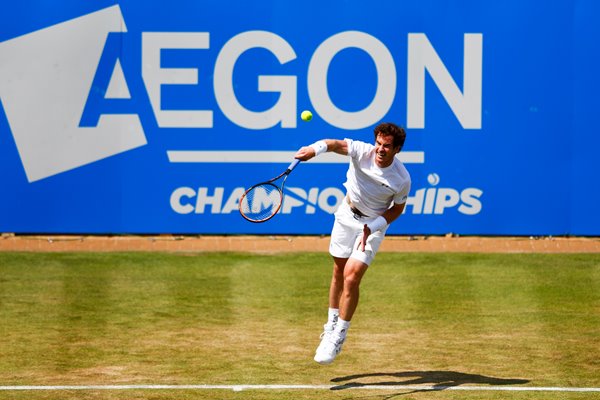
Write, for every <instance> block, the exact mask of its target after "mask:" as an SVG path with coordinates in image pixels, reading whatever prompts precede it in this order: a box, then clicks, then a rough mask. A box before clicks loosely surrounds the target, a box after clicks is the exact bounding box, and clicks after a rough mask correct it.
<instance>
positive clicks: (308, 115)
mask: <svg viewBox="0 0 600 400" xmlns="http://www.w3.org/2000/svg"><path fill="white" fill-rule="evenodd" d="M300 118H302V121H306V122H308V121H310V120H311V119H312V113H311V112H310V111H308V110H304V111H302V114H300Z"/></svg>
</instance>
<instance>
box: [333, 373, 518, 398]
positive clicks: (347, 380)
mask: <svg viewBox="0 0 600 400" xmlns="http://www.w3.org/2000/svg"><path fill="white" fill-rule="evenodd" d="M373 378H384V379H385V380H377V381H373ZM359 379H369V382H368V383H364V382H358V380H359ZM331 382H334V383H340V385H338V386H334V387H332V388H331V390H344V389H352V388H360V387H369V386H395V387H397V386H406V387H407V389H410V390H411V391H410V392H408V393H401V394H409V393H415V392H422V391H423V392H429V391H441V390H446V389H449V388H452V387H455V386H460V385H490V386H500V385H522V384H525V383H528V382H529V381H528V380H527V379H505V378H494V377H492V376H485V375H477V374H465V373H462V372H455V371H406V372H391V373H388V372H376V373H371V374H357V375H348V376H341V377H338V378H333V379H332V380H331ZM417 385H423V389H419V388H415V386H417ZM397 395H400V394H397ZM392 397H393V396H392Z"/></svg>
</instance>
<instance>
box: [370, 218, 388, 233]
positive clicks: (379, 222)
mask: <svg viewBox="0 0 600 400" xmlns="http://www.w3.org/2000/svg"><path fill="white" fill-rule="evenodd" d="M387 224H388V223H387V221H386V219H385V218H383V217H382V216H381V215H380V216H379V217H377V218H375V219H374V220H373V221H371V222H370V223H368V224H367V226H368V227H369V229H370V230H371V233H375V232H377V231H380V230H382V229H383V228H385V227H386V226H387Z"/></svg>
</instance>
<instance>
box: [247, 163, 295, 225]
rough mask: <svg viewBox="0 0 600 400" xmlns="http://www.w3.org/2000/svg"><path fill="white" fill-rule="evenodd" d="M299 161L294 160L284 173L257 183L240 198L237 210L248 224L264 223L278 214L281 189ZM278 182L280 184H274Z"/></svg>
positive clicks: (281, 195) (281, 202)
mask: <svg viewBox="0 0 600 400" xmlns="http://www.w3.org/2000/svg"><path fill="white" fill-rule="evenodd" d="M299 163H300V160H298V159H296V160H294V161H293V162H292V163H291V164H290V165H289V167H287V169H286V170H285V171H283V172H282V173H281V174H280V175H278V176H276V177H275V178H273V179H270V180H268V181H266V182H261V183H257V184H256V185H254V186H252V187H251V188H250V189H248V190H246V192H245V193H244V194H243V195H242V197H240V204H239V210H240V214H242V217H244V218H245V219H247V220H248V221H250V222H265V221H268V220H270V219H271V218H273V217H274V216H275V214H277V213H278V212H279V209H280V208H281V205H282V204H283V187H284V186H285V181H286V180H287V177H288V175H289V174H290V172H292V171H293V169H294V168H296V165H298V164H299ZM278 180H281V182H280V183H278V184H276V183H277V181H278Z"/></svg>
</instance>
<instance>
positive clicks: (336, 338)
mask: <svg viewBox="0 0 600 400" xmlns="http://www.w3.org/2000/svg"><path fill="white" fill-rule="evenodd" d="M345 340H346V337H345V335H344V331H342V332H337V331H335V330H334V331H331V332H327V331H325V332H323V339H322V340H321V344H319V347H317V351H316V354H315V361H316V362H318V363H319V364H321V365H327V364H331V363H332V362H333V360H335V357H337V355H338V354H340V351H342V345H343V344H344V341H345Z"/></svg>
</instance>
